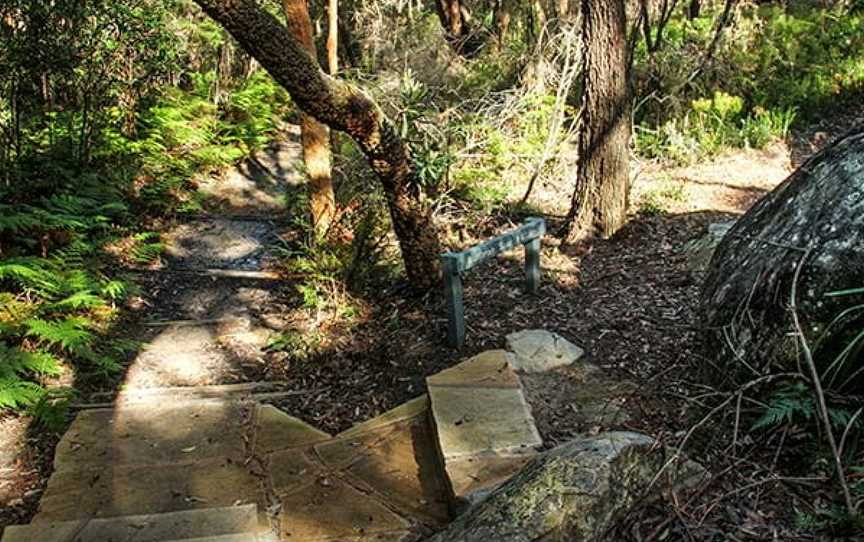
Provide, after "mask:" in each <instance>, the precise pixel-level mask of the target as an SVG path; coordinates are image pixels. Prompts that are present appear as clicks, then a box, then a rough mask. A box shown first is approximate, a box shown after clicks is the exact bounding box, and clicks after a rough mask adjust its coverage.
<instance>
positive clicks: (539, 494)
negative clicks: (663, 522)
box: [429, 432, 704, 542]
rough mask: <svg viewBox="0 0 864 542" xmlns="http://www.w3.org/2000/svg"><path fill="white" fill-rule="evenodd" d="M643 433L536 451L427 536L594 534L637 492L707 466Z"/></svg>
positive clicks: (498, 540)
mask: <svg viewBox="0 0 864 542" xmlns="http://www.w3.org/2000/svg"><path fill="white" fill-rule="evenodd" d="M669 459H670V458H669V454H668V453H667V451H666V450H665V449H664V447H663V446H659V445H658V444H657V442H656V441H655V440H654V439H652V438H650V437H647V436H645V435H640V434H638V433H629V432H611V433H603V434H600V435H598V436H596V437H590V438H582V439H576V440H573V441H571V442H569V443H567V444H564V445H562V446H559V447H557V448H555V449H553V450H550V451H548V452H546V453H544V454H542V455H540V456H537V457H536V458H535V459H533V460H532V461H531V462H530V463H528V465H526V466H525V468H524V469H522V471H520V472H519V473H518V474H517V475H516V476H514V477H513V478H511V479H510V480H509V481H508V482H507V483H505V484H504V485H502V486H500V487H499V488H498V489H496V490H494V491H493V492H492V493H491V495H489V497H487V498H486V499H485V500H484V501H482V502H480V503H479V504H477V505H475V506H473V507H471V508H469V509H468V510H467V511H466V512H465V513H464V514H463V515H461V516H459V517H458V518H457V519H456V520H455V521H454V522H453V523H451V524H450V525H449V526H448V527H447V528H446V529H445V530H444V531H442V532H440V533H438V534H437V535H435V536H434V537H432V538H431V539H429V542H490V541H493V540H494V541H495V542H535V541H537V542H539V541H541V540H542V541H543V542H556V541H561V542H564V541H567V542H591V541H601V540H605V538H604V534H605V533H606V532H607V531H608V530H609V528H610V527H611V526H612V525H613V524H614V522H615V520H617V519H619V518H621V517H623V515H624V514H626V512H627V511H628V510H629V509H630V508H631V507H632V506H633V505H634V504H635V503H636V502H637V501H638V500H639V499H641V498H643V497H646V496H649V495H652V494H653V495H656V494H657V493H659V492H660V490H662V489H664V488H669V487H670V486H671V484H679V483H680V484H685V483H687V482H688V481H689V482H692V481H694V480H695V479H697V477H701V476H702V475H703V473H704V471H703V470H702V469H701V468H699V467H698V466H697V465H695V464H693V463H690V462H678V461H670V460H669Z"/></svg>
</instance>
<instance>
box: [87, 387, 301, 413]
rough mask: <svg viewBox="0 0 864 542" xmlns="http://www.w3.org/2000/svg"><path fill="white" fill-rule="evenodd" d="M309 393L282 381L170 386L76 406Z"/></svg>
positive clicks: (93, 397)
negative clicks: (291, 388)
mask: <svg viewBox="0 0 864 542" xmlns="http://www.w3.org/2000/svg"><path fill="white" fill-rule="evenodd" d="M303 393H308V390H300V391H297V390H290V389H288V384H287V383H286V382H281V381H272V382H244V383H240V384H218V385H211V386H173V387H166V388H127V389H124V390H122V391H121V392H120V393H118V394H116V396H115V395H113V394H112V393H107V392H97V393H91V394H89V396H88V398H87V401H86V402H81V403H77V404H76V406H77V407H78V408H109V407H114V408H116V407H117V406H120V405H133V406H134V405H136V404H138V403H147V402H151V403H163V404H164V403H166V402H169V403H174V402H177V401H190V400H195V399H216V400H219V399H232V400H237V399H244V398H247V397H248V398H251V399H258V398H260V397H261V396H262V395H263V396H264V397H266V398H272V397H274V396H281V395H280V394H282V395H284V396H286V397H287V396H290V395H298V394H303Z"/></svg>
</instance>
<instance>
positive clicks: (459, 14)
mask: <svg viewBox="0 0 864 542" xmlns="http://www.w3.org/2000/svg"><path fill="white" fill-rule="evenodd" d="M435 11H436V12H437V13H438V20H440V21H441V26H442V27H443V28H444V32H445V34H446V37H447V43H449V44H450V46H451V47H452V48H453V50H454V51H456V52H457V53H459V54H460V55H463V56H466V57H472V56H475V55H476V54H477V53H478V52H480V49H481V48H482V47H483V41H482V40H481V39H480V37H479V36H477V35H476V34H475V33H474V30H473V29H472V27H471V24H470V21H469V17H468V10H467V9H466V8H465V6H464V5H463V4H462V0H435Z"/></svg>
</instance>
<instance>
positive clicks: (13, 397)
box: [0, 342, 60, 408]
mask: <svg viewBox="0 0 864 542" xmlns="http://www.w3.org/2000/svg"><path fill="white" fill-rule="evenodd" d="M39 374H42V375H58V374H60V364H59V362H58V361H57V359H56V358H55V357H54V356H52V355H51V354H49V353H47V352H42V351H37V352H25V351H22V350H20V349H18V348H10V347H9V346H7V345H6V344H5V343H2V342H0V408H18V407H21V406H27V405H31V404H33V403H34V402H36V401H37V400H38V399H39V398H40V397H42V395H43V394H44V390H43V389H42V386H40V385H39V384H36V383H35V382H31V381H29V380H27V379H26V378H27V377H28V376H30V375H39Z"/></svg>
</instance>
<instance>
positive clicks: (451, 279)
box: [441, 218, 546, 348]
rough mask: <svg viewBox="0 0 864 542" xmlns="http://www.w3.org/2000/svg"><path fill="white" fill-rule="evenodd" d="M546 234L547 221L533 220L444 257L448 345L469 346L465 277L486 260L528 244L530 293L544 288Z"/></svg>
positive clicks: (527, 274) (526, 275) (527, 272)
mask: <svg viewBox="0 0 864 542" xmlns="http://www.w3.org/2000/svg"><path fill="white" fill-rule="evenodd" d="M545 233H546V221H545V220H543V219H542V218H529V219H527V220H525V223H524V224H523V225H522V226H519V227H518V228H516V229H515V230H513V231H510V232H507V233H505V234H503V235H499V236H498V237H493V238H492V239H489V240H488V241H484V242H482V243H480V244H479V245H475V246H473V247H471V248H469V249H466V250H463V251H462V252H446V253H444V254H442V255H441V263H442V266H443V269H444V295H445V297H446V298H447V318H448V324H447V342H448V343H449V344H450V346H452V347H453V348H460V347H461V346H462V345H463V344H464V343H465V307H464V305H463V299H462V297H463V291H462V274H463V273H465V272H466V271H468V270H469V269H471V268H472V267H474V266H476V265H477V264H479V263H480V262H482V261H484V260H487V259H489V258H492V257H494V256H497V255H498V254H501V253H502V252H506V251H508V250H510V249H512V248H515V247H517V246H518V245H524V246H525V282H526V286H527V288H528V291H529V292H531V293H536V292H537V289H538V288H539V287H540V239H541V238H542V237H543V235H544V234H545Z"/></svg>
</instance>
